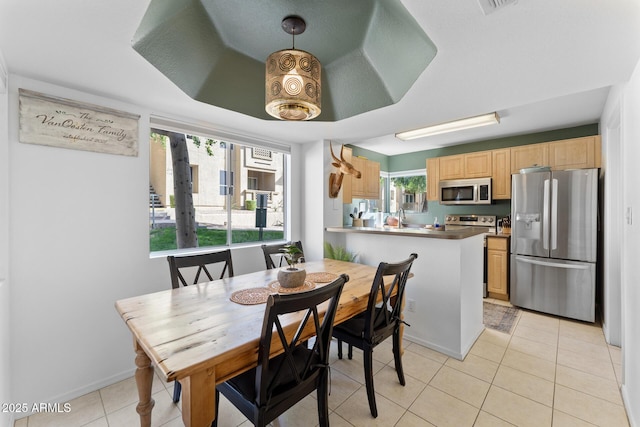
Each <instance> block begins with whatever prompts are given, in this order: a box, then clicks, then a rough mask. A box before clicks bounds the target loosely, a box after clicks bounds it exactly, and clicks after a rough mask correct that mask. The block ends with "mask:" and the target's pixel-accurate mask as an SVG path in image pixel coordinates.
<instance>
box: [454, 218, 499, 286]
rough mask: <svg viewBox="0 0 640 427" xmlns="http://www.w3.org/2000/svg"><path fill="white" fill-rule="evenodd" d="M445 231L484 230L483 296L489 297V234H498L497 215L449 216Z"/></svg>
mask: <svg viewBox="0 0 640 427" xmlns="http://www.w3.org/2000/svg"><path fill="white" fill-rule="evenodd" d="M444 226H445V230H455V229H462V228H482V229H483V231H484V230H486V233H485V234H484V276H483V283H484V285H483V295H484V297H485V298H486V297H487V234H496V230H497V220H496V216H495V215H467V214H463V215H453V214H452V215H447V216H446V217H445V221H444Z"/></svg>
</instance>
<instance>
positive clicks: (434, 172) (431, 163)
mask: <svg viewBox="0 0 640 427" xmlns="http://www.w3.org/2000/svg"><path fill="white" fill-rule="evenodd" d="M439 182H440V158H439V157H431V158H430V159H427V200H429V201H436V202H437V201H438V200H439V198H440V194H439V193H438V191H439V190H438V184H439Z"/></svg>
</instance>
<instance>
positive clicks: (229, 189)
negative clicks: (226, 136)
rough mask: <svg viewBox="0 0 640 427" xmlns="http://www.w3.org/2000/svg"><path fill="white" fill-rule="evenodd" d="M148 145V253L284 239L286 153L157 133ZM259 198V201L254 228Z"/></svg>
mask: <svg viewBox="0 0 640 427" xmlns="http://www.w3.org/2000/svg"><path fill="white" fill-rule="evenodd" d="M150 145H151V153H150V168H149V169H150V176H149V180H150V193H151V195H150V200H152V199H155V200H157V201H156V202H155V205H151V203H150V233H149V238H150V248H151V252H156V251H166V250H173V249H183V248H193V247H206V246H228V245H231V244H233V243H244V242H257V241H260V237H262V240H264V241H273V240H283V239H284V236H285V217H286V216H285V215H284V209H283V207H284V199H285V188H286V187H285V181H286V176H285V175H286V168H285V165H286V160H287V156H288V154H285V153H279V152H274V151H273V150H271V149H267V148H255V147H249V146H243V145H240V144H237V143H229V142H225V141H219V140H216V139H212V138H207V137H202V136H192V135H184V134H179V133H172V132H168V131H164V130H161V129H153V130H152V135H151V142H150ZM174 158H175V159H177V160H178V161H174ZM184 163H186V164H187V167H186V169H184V170H182V169H181V166H182V164H184ZM194 171H196V174H194V173H193V172H194ZM183 174H186V175H185V176H184V177H183V176H182V175H183ZM193 179H196V181H195V182H194V181H193ZM194 185H197V192H196V191H194V190H195V189H194ZM154 194H155V196H154ZM259 195H264V196H263V197H265V200H267V204H266V215H267V224H266V228H264V229H262V230H260V229H258V228H257V227H256V200H257V199H258V196H259ZM191 218H192V220H190V219H191ZM260 231H262V233H260Z"/></svg>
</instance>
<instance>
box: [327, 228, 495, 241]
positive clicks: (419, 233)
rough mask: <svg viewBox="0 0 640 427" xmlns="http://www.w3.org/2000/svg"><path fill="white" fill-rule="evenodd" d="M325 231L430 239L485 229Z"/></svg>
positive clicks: (463, 237)
mask: <svg viewBox="0 0 640 427" xmlns="http://www.w3.org/2000/svg"><path fill="white" fill-rule="evenodd" d="M325 230H326V231H329V232H333V233H363V234H379V235H380V234H388V235H390V236H408V237H427V238H431V239H453V240H458V239H466V238H467V237H471V236H477V235H478V234H484V233H485V232H486V230H479V229H477V228H473V227H469V228H464V229H457V230H443V231H436V230H433V229H429V228H410V227H404V228H397V227H384V228H377V227H327V228H326V229H325Z"/></svg>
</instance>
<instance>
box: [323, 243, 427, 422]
mask: <svg viewBox="0 0 640 427" xmlns="http://www.w3.org/2000/svg"><path fill="white" fill-rule="evenodd" d="M416 258H418V255H417V254H415V253H413V254H411V255H410V256H409V258H407V259H406V260H404V261H401V262H398V263H387V262H381V263H380V264H379V265H378V269H377V271H376V275H375V277H374V279H373V284H372V285H371V291H370V292H369V300H368V303H367V310H366V311H364V312H363V313H360V314H358V315H356V316H354V317H352V318H351V319H349V320H347V321H345V322H343V323H341V324H339V325H336V327H335V328H334V330H333V336H334V337H335V338H337V339H338V358H340V359H342V342H343V341H344V342H346V343H347V344H348V345H349V359H351V358H352V357H353V347H356V348H359V349H361V350H362V351H363V362H364V377H365V385H366V389H367V398H368V400H369V410H370V411H371V415H373V416H374V417H377V416H378V408H377V406H376V398H375V390H374V386H373V349H374V347H375V346H377V345H378V344H380V343H381V342H383V341H384V340H385V339H387V338H389V337H390V336H393V359H394V361H395V368H396V374H397V375H398V380H399V381H400V384H401V385H403V386H404V385H405V379H404V371H403V368H402V354H401V348H400V343H401V336H400V326H401V324H402V323H403V320H402V301H403V298H404V290H405V287H406V285H407V279H408V278H409V274H410V271H411V266H412V265H413V261H414V260H415V259H416ZM385 277H387V278H389V277H391V278H392V280H391V282H390V283H389V280H388V279H387V284H385V280H384V279H385Z"/></svg>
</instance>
